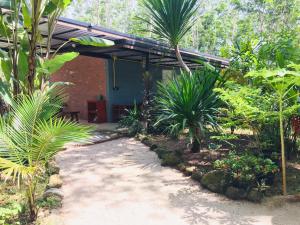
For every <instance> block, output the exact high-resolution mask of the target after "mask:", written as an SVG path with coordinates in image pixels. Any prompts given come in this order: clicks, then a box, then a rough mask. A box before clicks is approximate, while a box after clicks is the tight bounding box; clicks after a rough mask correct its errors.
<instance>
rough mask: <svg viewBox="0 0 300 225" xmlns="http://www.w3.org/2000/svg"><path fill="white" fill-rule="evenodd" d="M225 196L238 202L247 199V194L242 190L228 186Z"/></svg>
mask: <svg viewBox="0 0 300 225" xmlns="http://www.w3.org/2000/svg"><path fill="white" fill-rule="evenodd" d="M225 195H226V196H227V197H228V198H231V199H234V200H239V199H245V198H246V197H247V192H246V191H245V190H244V189H241V188H236V187H232V186H230V187H228V188H227V189H226V192H225Z"/></svg>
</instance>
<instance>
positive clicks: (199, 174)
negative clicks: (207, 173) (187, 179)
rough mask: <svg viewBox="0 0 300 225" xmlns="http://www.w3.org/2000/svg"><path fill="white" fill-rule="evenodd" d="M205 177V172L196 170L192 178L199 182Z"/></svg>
mask: <svg viewBox="0 0 300 225" xmlns="http://www.w3.org/2000/svg"><path fill="white" fill-rule="evenodd" d="M202 177H203V172H202V171H200V170H196V171H194V172H193V173H192V179H193V180H195V181H198V182H201V179H202Z"/></svg>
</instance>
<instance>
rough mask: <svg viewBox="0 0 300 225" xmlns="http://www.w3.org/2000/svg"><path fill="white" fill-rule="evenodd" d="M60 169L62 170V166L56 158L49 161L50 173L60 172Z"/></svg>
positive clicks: (48, 169) (48, 170) (48, 168)
mask: <svg viewBox="0 0 300 225" xmlns="http://www.w3.org/2000/svg"><path fill="white" fill-rule="evenodd" d="M59 171H60V168H59V166H58V164H57V163H56V162H55V161H54V160H52V161H50V162H48V163H47V173H48V174H49V175H53V174H59Z"/></svg>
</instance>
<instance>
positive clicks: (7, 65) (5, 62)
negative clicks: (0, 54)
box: [0, 58, 12, 81]
mask: <svg viewBox="0 0 300 225" xmlns="http://www.w3.org/2000/svg"><path fill="white" fill-rule="evenodd" d="M0 61H1V70H2V72H3V74H4V76H5V80H6V81H9V80H10V79H11V72H12V64H11V61H10V59H8V58H6V59H1V60H0Z"/></svg>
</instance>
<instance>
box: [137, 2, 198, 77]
mask: <svg viewBox="0 0 300 225" xmlns="http://www.w3.org/2000/svg"><path fill="white" fill-rule="evenodd" d="M142 4H143V5H144V6H145V8H146V9H147V11H148V12H147V16H148V19H147V20H146V19H142V20H143V21H145V22H146V23H148V24H149V25H150V26H151V27H152V28H153V32H154V33H155V34H157V35H158V36H160V37H161V38H163V39H165V40H167V41H168V42H169V44H170V45H171V46H172V47H173V48H174V49H175V52H176V57H177V59H178V62H179V63H180V65H181V67H182V68H183V69H184V70H185V71H187V72H188V73H190V69H189V68H188V66H187V65H186V64H185V62H184V61H183V59H182V56H181V53H180V49H179V42H180V41H181V39H182V38H183V37H184V35H185V34H186V33H187V32H188V31H189V30H190V29H191V27H192V26H193V24H194V22H195V20H196V16H195V15H196V13H197V11H198V8H199V4H198V0H142Z"/></svg>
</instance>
